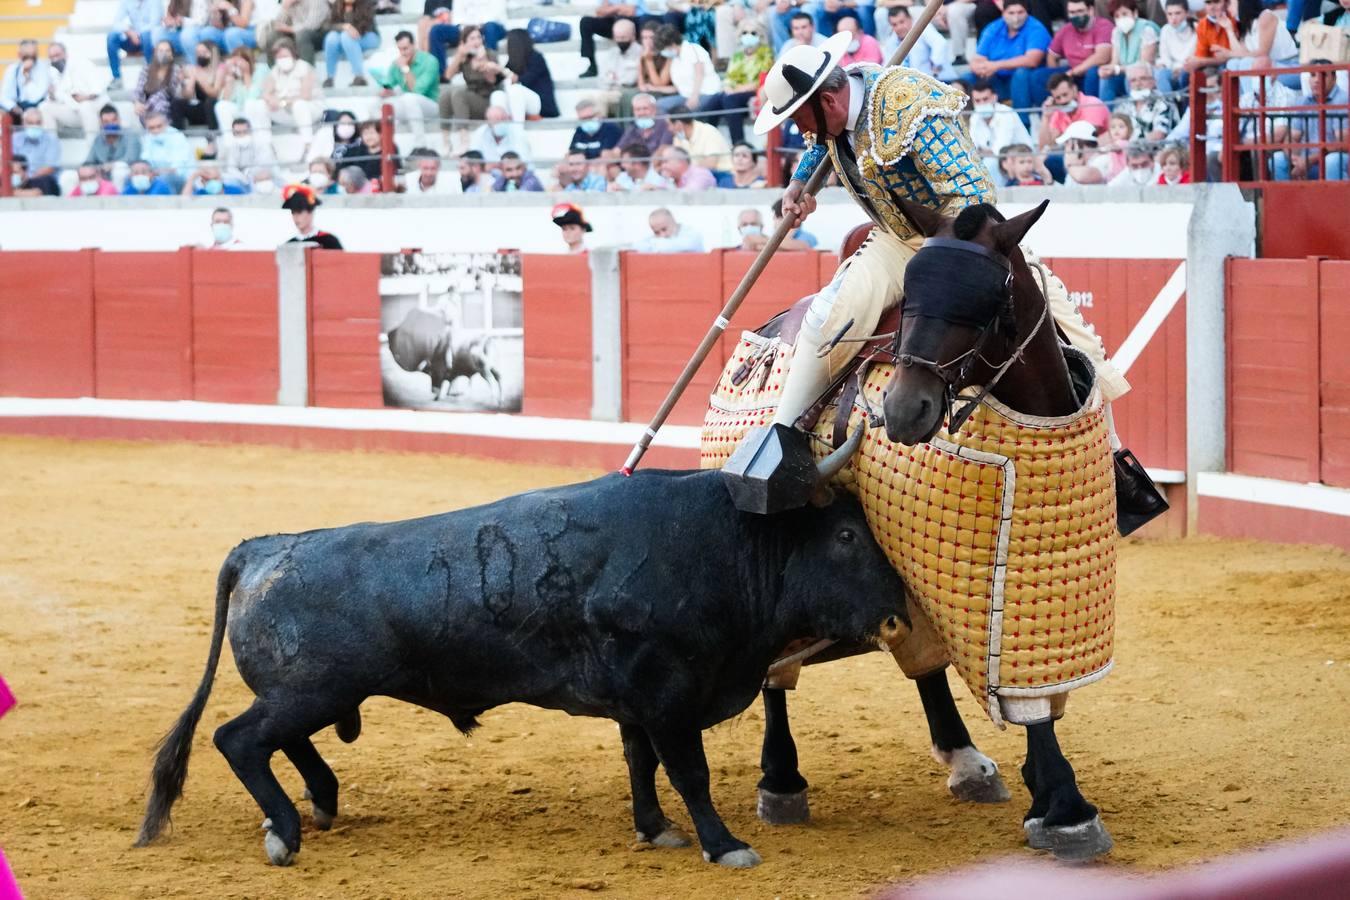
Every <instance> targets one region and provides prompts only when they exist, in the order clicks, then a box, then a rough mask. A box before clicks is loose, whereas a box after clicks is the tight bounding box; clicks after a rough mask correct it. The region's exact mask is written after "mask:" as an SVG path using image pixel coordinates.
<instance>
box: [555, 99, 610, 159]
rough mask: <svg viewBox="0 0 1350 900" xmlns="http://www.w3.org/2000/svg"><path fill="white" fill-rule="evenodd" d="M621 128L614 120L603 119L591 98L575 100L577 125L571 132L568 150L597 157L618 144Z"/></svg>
mask: <svg viewBox="0 0 1350 900" xmlns="http://www.w3.org/2000/svg"><path fill="white" fill-rule="evenodd" d="M622 136H623V129H622V128H620V127H619V126H618V125H617V124H615V123H614V122H607V121H604V120H603V119H602V118H601V116H600V110H599V109H598V108H597V107H596V105H595V102H594V101H592V100H578V101H577V127H576V130H575V131H573V132H572V140H571V142H570V143H569V144H568V145H567V149H568V150H579V151H581V152H582V153H584V154H586V158H587V159H597V158H598V157H599V156H600V154H601V153H603V152H605V151H606V150H614V149H616V148H617V147H618V146H619V138H620V137H622Z"/></svg>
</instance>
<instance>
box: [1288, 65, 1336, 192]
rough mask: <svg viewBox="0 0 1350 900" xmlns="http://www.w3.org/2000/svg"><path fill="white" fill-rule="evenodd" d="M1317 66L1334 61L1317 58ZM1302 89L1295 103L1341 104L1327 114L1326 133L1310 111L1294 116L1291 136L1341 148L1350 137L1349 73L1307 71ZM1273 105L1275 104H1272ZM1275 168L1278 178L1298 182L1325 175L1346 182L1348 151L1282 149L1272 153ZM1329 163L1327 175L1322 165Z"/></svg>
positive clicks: (1290, 128)
mask: <svg viewBox="0 0 1350 900" xmlns="http://www.w3.org/2000/svg"><path fill="white" fill-rule="evenodd" d="M1312 64H1313V65H1319V66H1325V65H1330V62H1329V61H1327V60H1325V59H1315V60H1313V61H1312ZM1300 80H1301V83H1302V90H1301V91H1300V92H1299V96H1298V99H1296V100H1294V101H1293V105H1295V106H1333V107H1340V109H1338V110H1331V111H1327V112H1326V113H1324V116H1325V119H1324V120H1325V122H1326V135H1325V137H1324V136H1323V135H1322V125H1321V122H1320V121H1319V116H1318V114H1317V113H1314V112H1310V113H1308V114H1307V115H1296V116H1292V117H1291V119H1290V123H1289V137H1290V138H1291V139H1292V140H1293V141H1294V142H1295V143H1304V142H1306V143H1318V142H1320V141H1324V140H1325V141H1327V142H1330V143H1334V144H1336V145H1339V146H1341V147H1344V146H1345V145H1346V139H1347V138H1348V137H1350V132H1348V131H1347V122H1346V119H1347V116H1346V113H1345V112H1344V110H1345V109H1346V107H1347V104H1348V103H1350V98H1348V97H1347V93H1346V83H1345V73H1343V72H1342V73H1339V75H1338V74H1337V73H1334V72H1319V73H1317V74H1316V75H1314V74H1312V73H1310V72H1304V73H1303V75H1302V77H1301V79H1300ZM1268 102H1269V101H1268ZM1272 105H1273V104H1272ZM1270 163H1271V170H1272V174H1273V175H1274V177H1275V179H1276V180H1277V181H1288V180H1290V179H1293V180H1295V181H1303V180H1310V181H1316V180H1317V179H1319V178H1324V180H1326V181H1344V180H1345V179H1346V176H1347V166H1346V152H1345V151H1344V150H1330V149H1329V150H1328V151H1327V152H1325V153H1323V152H1322V151H1321V150H1318V149H1315V148H1314V149H1303V150H1294V151H1291V152H1288V153H1286V152H1284V151H1278V152H1276V153H1274V154H1272V155H1271V161H1270ZM1324 163H1325V166H1326V172H1325V175H1324V174H1323V171H1322V167H1323V164H1324Z"/></svg>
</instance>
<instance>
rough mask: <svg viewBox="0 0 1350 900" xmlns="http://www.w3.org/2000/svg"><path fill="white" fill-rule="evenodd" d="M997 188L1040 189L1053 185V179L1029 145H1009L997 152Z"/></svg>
mask: <svg viewBox="0 0 1350 900" xmlns="http://www.w3.org/2000/svg"><path fill="white" fill-rule="evenodd" d="M998 168H999V176H1000V177H999V178H997V179H995V182H996V183H997V184H998V186H999V187H1040V186H1043V185H1048V184H1054V183H1055V178H1054V176H1053V175H1051V174H1050V170H1048V169H1047V168H1046V167H1045V164H1044V163H1042V162H1041V161H1040V160H1039V159H1038V158H1037V157H1036V153H1035V151H1033V150H1032V149H1031V145H1030V144H1009V145H1008V146H1006V147H1004V148H1003V149H1002V150H1001V151H1000V152H999V157H998Z"/></svg>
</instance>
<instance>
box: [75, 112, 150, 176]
mask: <svg viewBox="0 0 1350 900" xmlns="http://www.w3.org/2000/svg"><path fill="white" fill-rule="evenodd" d="M98 119H99V130H98V133H97V134H96V135H95V136H94V140H93V141H91V142H90V144H89V153H88V154H86V155H85V158H84V161H85V162H87V163H92V164H93V165H96V166H99V167H100V168H102V169H103V174H105V175H107V176H109V177H110V178H112V180H113V181H114V182H115V183H117V184H121V183H122V182H123V181H125V180H126V175H127V170H128V168H129V167H130V166H131V164H132V163H133V162H135V161H136V160H138V159H140V158H141V138H140V136H139V135H138V134H136V133H135V132H125V131H123V130H122V118H121V116H120V115H119V114H118V112H117V107H115V106H113V105H112V104H111V103H107V104H104V106H103V108H102V109H100V110H99V112H98Z"/></svg>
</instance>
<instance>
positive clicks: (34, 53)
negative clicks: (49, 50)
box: [0, 40, 55, 124]
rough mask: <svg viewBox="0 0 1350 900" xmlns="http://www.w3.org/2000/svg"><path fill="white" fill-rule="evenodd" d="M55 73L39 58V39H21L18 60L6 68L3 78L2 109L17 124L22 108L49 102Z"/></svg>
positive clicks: (0, 99)
mask: <svg viewBox="0 0 1350 900" xmlns="http://www.w3.org/2000/svg"><path fill="white" fill-rule="evenodd" d="M54 75H55V73H54V72H53V71H52V67H51V66H50V65H48V64H47V63H45V62H43V61H42V60H41V59H39V58H38V47H37V41H33V40H25V41H21V42H20V43H19V61H18V62H16V63H14V64H12V65H10V66H9V67H8V68H6V69H5V75H4V78H3V79H0V109H3V110H4V111H5V112H6V113H7V114H8V115H9V117H10V119H11V120H12V121H13V122H14V123H15V124H18V122H19V119H20V117H21V116H22V115H23V111H24V110H26V109H29V108H32V107H38V106H41V105H42V104H44V103H45V102H47V100H48V99H49V97H50V95H51V91H52V84H53V78H54Z"/></svg>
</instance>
